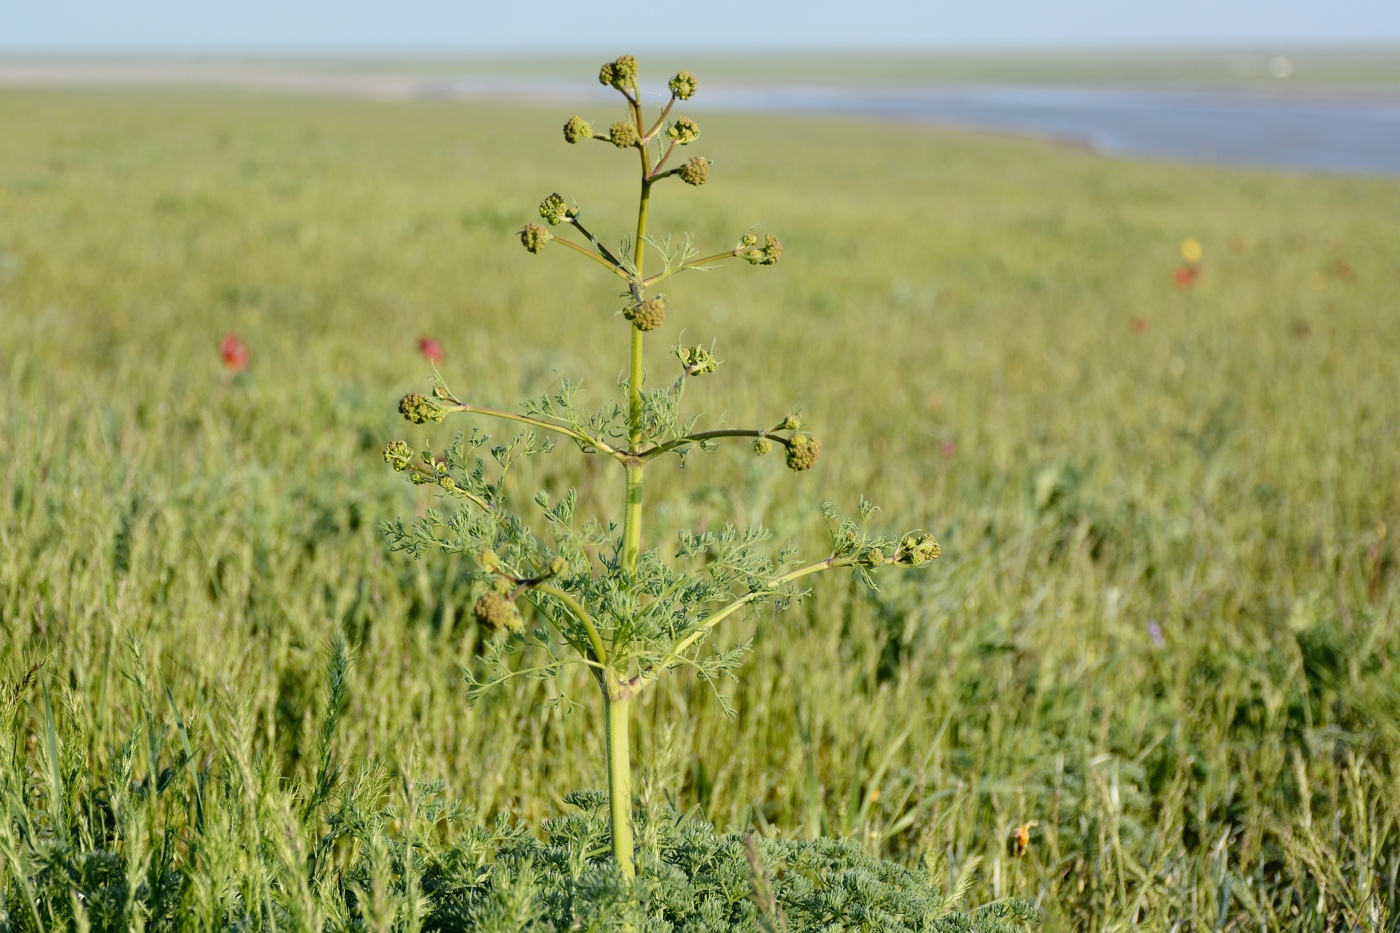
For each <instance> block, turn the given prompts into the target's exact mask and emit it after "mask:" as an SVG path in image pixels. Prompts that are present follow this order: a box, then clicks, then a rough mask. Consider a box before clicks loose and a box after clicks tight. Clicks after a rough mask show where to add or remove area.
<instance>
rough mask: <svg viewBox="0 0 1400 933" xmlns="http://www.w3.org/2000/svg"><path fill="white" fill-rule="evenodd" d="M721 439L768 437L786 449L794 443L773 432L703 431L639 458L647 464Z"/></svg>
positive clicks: (748, 430)
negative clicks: (691, 445) (702, 443)
mask: <svg viewBox="0 0 1400 933" xmlns="http://www.w3.org/2000/svg"><path fill="white" fill-rule="evenodd" d="M721 437H766V438H768V439H769V440H770V441H777V442H778V443H779V444H782V445H783V446H784V447H790V446H792V441H790V440H788V439H787V438H786V437H783V436H782V435H781V434H774V433H772V432H771V431H757V430H753V429H745V428H732V429H726V430H722V431H702V432H701V433H699V434H687V435H686V436H685V437H678V438H676V439H675V440H673V441H667V442H666V443H664V444H658V445H657V446H655V447H653V448H651V450H648V451H645V452H644V453H641V454H638V456H639V457H640V458H641V459H642V461H643V462H646V461H647V460H653V459H655V458H657V457H659V456H661V455H662V454H664V453H667V452H669V451H672V450H675V449H676V448H677V447H684V446H685V445H686V444H698V443H700V442H701V441H709V440H715V439H717V438H721Z"/></svg>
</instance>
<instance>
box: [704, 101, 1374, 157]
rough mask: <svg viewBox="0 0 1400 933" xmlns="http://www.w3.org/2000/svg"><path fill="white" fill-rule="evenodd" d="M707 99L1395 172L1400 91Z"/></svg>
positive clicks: (1120, 150)
mask: <svg viewBox="0 0 1400 933" xmlns="http://www.w3.org/2000/svg"><path fill="white" fill-rule="evenodd" d="M696 102H697V103H699V102H700V101H699V99H698V98H697V101H696ZM705 104H707V105H708V106H710V107H713V108H715V109H717V110H718V109H723V110H760V111H783V112H787V113H793V112H797V113H811V114H841V115H849V116H865V117H877V118H888V119H895V120H907V121H917V122H928V123H938V124H944V125H953V126H963V127H973V128H978V129H988V130H995V131H999V132H1009V133H1021V134H1027V135H1033V136H1045V137H1051V138H1055V139H1061V140H1065V141H1068V142H1073V143H1077V144H1081V145H1086V146H1090V147H1092V148H1093V149H1096V150H1098V151H1100V152H1103V153H1107V154H1110V155H1124V156H1146V157H1157V158H1166V159H1172V160H1178V161H1189V162H1207V163H1218V164H1228V165H1254V166H1271V167H1278V168H1290V169H1302V170H1305V171H1321V172H1346V173H1362V174H1386V175H1388V174H1400V94H1390V95H1378V94H1377V95H1364V94H1351V95H1348V94H1343V93H1308V94H1301V93H1295V94H1282V93H1277V92H1270V93H1264V92H1250V91H1241V90H1213V89H1200V90H1190V89H1188V90H1182V89H1166V88H1122V87H1113V88H1108V87H1051V86H1015V85H979V86H922V87H920V86H915V87H910V86H903V87H899V88H888V87H860V88H858V87H850V86H845V87H841V86H831V87H812V86H792V87H772V88H766V89H760V90H757V91H755V90H754V89H752V88H751V89H747V90H744V91H739V90H737V89H733V90H731V89H729V88H718V87H717V88H713V89H712V90H711V91H710V93H709V94H707V99H706V101H705Z"/></svg>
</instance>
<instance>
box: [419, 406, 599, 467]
mask: <svg viewBox="0 0 1400 933" xmlns="http://www.w3.org/2000/svg"><path fill="white" fill-rule="evenodd" d="M442 410H443V411H460V412H465V413H467V414H474V415H489V416H491V417H492V418H502V419H504V420H506V421H518V422H519V423H521V424H528V425H530V426H531V427H536V428H541V429H543V430H545V431H553V432H555V433H556V434H563V435H564V436H565V437H571V438H573V439H574V440H576V441H578V442H579V443H580V444H583V445H584V446H585V447H592V448H593V449H594V450H599V451H602V452H603V453H605V454H607V455H608V456H610V457H613V458H614V459H616V460H619V461H622V460H624V459H625V456H624V454H623V453H622V451H620V450H618V449H617V448H616V447H614V446H612V445H611V444H608V443H606V442H604V441H601V440H599V439H598V438H596V437H591V436H590V435H587V434H584V433H583V432H582V431H576V430H574V429H573V428H570V427H567V426H566V425H562V424H554V423H553V422H550V421H542V420H541V419H539V418H531V417H530V416H529V415H517V414H515V413H514V412H509V411H501V410H500V409H496V408H482V407H481V406H479V405H468V404H466V403H465V402H459V401H457V400H456V399H453V400H452V401H451V403H450V404H448V405H444V406H442Z"/></svg>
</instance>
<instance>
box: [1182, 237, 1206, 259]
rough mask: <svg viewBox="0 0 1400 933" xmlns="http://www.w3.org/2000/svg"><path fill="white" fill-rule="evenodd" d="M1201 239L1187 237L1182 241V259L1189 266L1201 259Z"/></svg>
mask: <svg viewBox="0 0 1400 933" xmlns="http://www.w3.org/2000/svg"><path fill="white" fill-rule="evenodd" d="M1202 252H1203V250H1202V249H1201V241H1200V240H1197V239H1194V238H1192V237H1187V238H1186V239H1184V240H1182V241H1181V259H1182V261H1183V262H1185V263H1186V264H1187V265H1189V266H1194V265H1195V264H1196V263H1198V262H1200V261H1201V254H1202Z"/></svg>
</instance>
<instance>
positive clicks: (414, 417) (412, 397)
mask: <svg viewBox="0 0 1400 933" xmlns="http://www.w3.org/2000/svg"><path fill="white" fill-rule="evenodd" d="M399 414H401V415H403V416H404V417H405V418H407V419H408V420H409V421H411V422H413V423H414V424H427V423H428V422H429V421H441V420H442V419H443V418H446V417H447V412H445V411H443V410H442V409H441V408H438V407H437V406H436V405H434V404H433V403H432V402H431V401H429V400H428V399H427V398H425V397H423V396H422V395H419V394H418V393H417V392H410V393H408V394H407V395H405V396H404V397H403V398H401V399H399ZM391 446H392V445H391ZM388 454H389V452H388V451H387V450H386V451H385V452H384V455H385V457H386V458H387V457H388Z"/></svg>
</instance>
